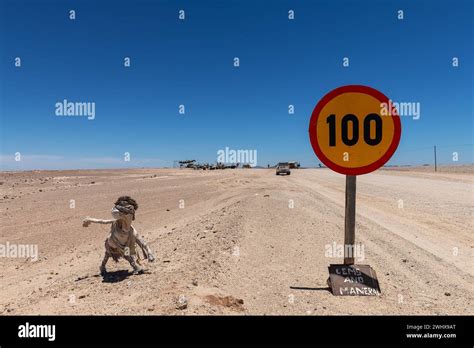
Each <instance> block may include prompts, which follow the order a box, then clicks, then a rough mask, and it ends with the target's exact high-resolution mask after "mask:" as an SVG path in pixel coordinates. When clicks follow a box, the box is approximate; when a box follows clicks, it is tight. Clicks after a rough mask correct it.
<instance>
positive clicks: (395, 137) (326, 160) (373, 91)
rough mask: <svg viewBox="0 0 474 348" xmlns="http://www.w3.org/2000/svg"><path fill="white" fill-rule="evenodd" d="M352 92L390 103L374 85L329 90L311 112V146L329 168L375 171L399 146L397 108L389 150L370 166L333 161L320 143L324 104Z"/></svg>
mask: <svg viewBox="0 0 474 348" xmlns="http://www.w3.org/2000/svg"><path fill="white" fill-rule="evenodd" d="M351 92H352V93H364V94H368V95H370V96H372V97H374V98H376V99H378V100H379V101H380V102H381V103H387V105H388V103H389V99H388V98H387V96H385V95H384V94H383V93H381V92H379V91H377V90H376V89H374V88H372V87H367V86H362V85H348V86H342V87H339V88H336V89H334V90H332V91H331V92H329V93H328V94H326V95H325V96H324V97H323V98H322V99H321V100H320V101H319V103H318V104H317V105H316V107H315V108H314V110H313V113H312V114H311V120H310V122H309V139H310V141H311V146H312V147H313V150H314V153H315V154H316V156H318V158H319V159H320V160H321V162H323V163H324V164H325V165H326V166H327V167H328V168H330V169H332V170H334V171H335V172H338V173H340V174H345V175H362V174H367V173H370V172H373V171H374V170H376V169H378V168H380V167H381V166H383V165H384V164H385V163H387V161H388V160H389V159H390V157H392V155H393V153H394V152H395V150H396V149H397V147H398V144H399V143H400V135H401V132H402V126H401V122H400V116H398V111H397V110H396V109H395V108H393V110H392V116H391V118H392V120H393V123H394V127H395V134H394V135H393V139H392V143H391V144H390V146H389V148H388V150H387V152H385V154H384V155H383V156H382V157H381V158H379V159H378V160H377V161H375V162H374V163H372V164H369V165H368V166H363V167H357V168H345V167H341V166H339V165H337V164H336V163H334V162H332V161H331V160H330V159H329V158H327V157H326V156H325V155H324V154H323V152H322V151H321V148H320V147H319V144H318V137H317V134H318V132H317V125H318V118H319V114H320V112H321V110H322V109H323V108H324V106H326V104H327V103H329V102H330V101H331V100H332V99H334V98H335V97H337V96H339V95H341V94H344V93H351ZM384 117H388V116H384Z"/></svg>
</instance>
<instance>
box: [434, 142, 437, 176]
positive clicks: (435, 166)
mask: <svg viewBox="0 0 474 348" xmlns="http://www.w3.org/2000/svg"><path fill="white" fill-rule="evenodd" d="M434 158H435V172H436V171H438V167H437V163H436V145H435V147H434Z"/></svg>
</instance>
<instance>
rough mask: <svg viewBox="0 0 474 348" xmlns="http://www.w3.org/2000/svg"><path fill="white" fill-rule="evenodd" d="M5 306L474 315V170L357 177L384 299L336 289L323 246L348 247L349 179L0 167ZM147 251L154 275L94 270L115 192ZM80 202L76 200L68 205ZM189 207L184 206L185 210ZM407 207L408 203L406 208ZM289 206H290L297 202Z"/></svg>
mask: <svg viewBox="0 0 474 348" xmlns="http://www.w3.org/2000/svg"><path fill="white" fill-rule="evenodd" d="M0 182H1V185H0V190H1V195H0V212H1V232H0V244H1V243H3V244H5V243H6V242H8V243H10V244H32V245H37V246H38V251H39V256H38V260H37V261H36V262H32V260H31V259H25V258H11V257H9V258H7V257H2V258H0V266H1V269H2V271H1V273H0V313H1V314H2V315H16V314H80V315H82V314H83V315H88V314H146V315H157V314H171V315H184V314H237V315H240V314H267V315H270V314H276V315H279V314H290V315H308V314H309V315H334V314H471V315H472V314H474V313H473V309H472V308H474V301H473V300H474V282H473V280H474V268H473V265H474V262H473V260H474V259H473V255H474V251H473V250H474V249H473V247H474V241H473V239H474V238H473V231H474V219H473V212H474V175H473V174H472V173H451V172H441V173H429V172H427V171H420V172H417V171H397V170H379V171H377V172H375V173H372V174H368V175H363V176H360V177H358V182H357V185H358V186H357V190H358V191H357V222H356V241H357V243H361V245H364V250H365V260H363V262H360V263H361V264H369V265H371V266H372V267H373V268H374V269H375V270H376V272H377V275H378V278H379V282H380V286H381V290H382V294H381V296H379V297H336V296H333V295H332V294H331V293H330V292H329V291H328V288H327V285H326V279H327V277H328V270H327V266H328V265H329V264H330V263H341V262H342V260H341V259H340V258H332V257H327V256H326V255H325V254H326V253H325V252H326V248H325V246H326V245H328V244H329V245H330V244H332V243H334V242H336V243H343V236H344V232H343V228H344V189H345V178H344V176H342V175H339V174H335V173H333V172H331V171H329V170H327V169H300V170H293V171H292V174H291V175H290V176H286V177H285V176H276V175H275V173H274V170H271V169H268V170H267V169H249V170H245V169H237V170H222V171H193V170H179V169H155V170H153V169H137V170H80V171H37V172H18V173H2V174H0ZM123 194H128V195H131V196H132V197H134V198H135V199H136V200H137V201H138V203H139V205H140V206H139V209H138V211H137V219H136V221H135V223H134V226H135V227H136V228H137V229H138V231H139V232H140V234H142V235H143V236H144V237H145V239H146V240H147V241H148V243H149V244H150V246H151V248H152V249H153V251H154V253H155V256H156V258H157V259H156V261H155V262H154V263H149V264H146V267H147V268H148V273H146V274H142V275H130V274H129V273H128V271H129V270H130V269H131V268H130V266H129V264H128V263H126V262H125V261H123V260H122V261H121V262H120V263H118V264H115V263H114V262H112V261H110V262H109V265H108V269H109V271H110V272H111V274H112V276H110V277H107V278H106V279H103V278H102V277H101V276H99V274H98V268H99V264H100V262H101V260H102V256H103V242H104V239H105V238H106V236H107V235H108V230H109V227H108V226H105V225H91V226H90V227H88V228H83V227H82V223H81V222H82V219H83V218H84V217H85V216H88V215H89V216H92V217H96V218H111V215H110V210H111V208H112V205H113V202H114V201H115V200H116V198H117V197H118V196H119V195H123ZM71 200H74V204H75V206H73V205H71ZM183 204H184V206H183ZM401 204H402V206H401ZM292 205H294V206H293V208H291V207H290V206H292Z"/></svg>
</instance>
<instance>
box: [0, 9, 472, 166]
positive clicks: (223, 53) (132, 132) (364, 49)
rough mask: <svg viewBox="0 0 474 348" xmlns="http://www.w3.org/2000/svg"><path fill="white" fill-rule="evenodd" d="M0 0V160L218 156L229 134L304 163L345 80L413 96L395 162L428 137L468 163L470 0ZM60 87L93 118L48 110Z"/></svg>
mask: <svg viewBox="0 0 474 348" xmlns="http://www.w3.org/2000/svg"><path fill="white" fill-rule="evenodd" d="M0 3H1V5H0V30H1V31H0V33H1V36H0V40H1V41H0V54H1V67H0V76H1V77H0V93H1V94H0V95H1V97H0V102H1V105H0V112H1V133H0V135H1V147H0V155H1V159H2V165H1V168H0V169H3V170H11V169H32V168H36V169H44V168H53V169H57V168H104V167H109V168H110V167H123V166H131V167H136V166H138V167H141V166H170V165H172V163H173V160H178V159H189V158H193V159H197V160H199V161H208V162H215V161H216V157H217V151H218V150H219V149H224V148H225V147H226V146H227V147H229V148H232V149H255V150H257V151H258V164H259V165H263V166H266V165H267V163H271V164H273V163H275V162H277V161H279V160H293V159H294V160H299V161H300V162H301V163H302V165H306V166H314V165H317V164H318V163H319V160H318V159H317V158H316V157H315V155H314V153H313V151H312V148H311V145H310V143H309V138H308V124H309V119H310V116H311V112H312V110H313V108H314V106H315V105H316V103H317V102H318V100H319V99H320V98H321V97H322V96H323V95H324V94H325V93H327V92H328V91H330V90H332V89H334V88H336V87H339V86H342V85H347V84H363V85H368V86H371V87H374V88H376V89H378V90H380V91H381V92H383V93H384V94H386V95H387V96H388V97H389V98H391V99H392V100H394V101H403V102H419V103H420V104H421V117H420V119H419V120H413V119H412V118H409V117H405V118H403V117H402V138H401V143H400V146H399V148H398V150H397V152H396V154H395V155H394V157H393V158H392V160H391V162H389V163H392V164H400V163H411V164H418V163H429V162H432V146H433V145H438V147H439V153H440V162H445V163H450V160H451V153H452V152H454V151H456V152H458V153H459V161H460V162H461V163H465V162H468V163H472V162H474V161H473V158H474V156H473V146H472V144H473V143H474V140H473V86H472V84H473V63H472V59H473V51H474V50H473V2H472V1H469V0H464V1H459V0H457V1H456V0H455V1H415V0H409V1H398V0H397V1H380V0H378V1H355V0H354V1H339V0H338V1H329V0H328V1H316V0H315V1H309V0H308V1H296V0H291V1H278V0H276V1H275V0H273V1H259V0H239V1H218V0H214V1H88V0H81V1H22V0H15V1H5V0H0ZM71 9H74V10H75V11H76V19H75V20H74V21H71V20H70V19H69V17H68V16H69V10H71ZM180 9H184V10H185V11H186V19H185V20H184V21H180V20H178V10H180ZM290 9H293V10H294V11H295V19H294V20H288V10H290ZM399 9H401V10H403V11H404V17H405V18H404V20H398V19H397V10H399ZM126 56H128V57H131V67H130V68H125V67H123V59H124V57H126ZM15 57H20V58H21V60H22V66H21V68H16V67H15V66H14V59H15ZM234 57H239V58H240V67H239V68H234V66H233V58H234ZM343 57H349V59H350V67H349V68H344V67H343V66H342V59H343ZM453 57H458V58H459V67H458V68H453V67H452V65H451V63H452V58H453ZM63 99H67V100H69V101H85V102H95V103H96V116H95V119H94V120H92V121H89V120H87V118H85V117H58V116H56V115H55V104H56V102H58V101H62V100H63ZM179 104H184V105H185V107H186V114H185V115H180V114H179V113H178V105H179ZM289 104H294V105H295V114H294V115H289V114H288V105H289ZM15 152H20V153H21V154H22V156H23V159H24V160H23V161H22V163H20V164H19V163H16V162H14V161H12V158H13V156H14V153H15ZM124 152H129V153H130V154H131V159H132V161H131V162H129V163H124V162H123V154H124Z"/></svg>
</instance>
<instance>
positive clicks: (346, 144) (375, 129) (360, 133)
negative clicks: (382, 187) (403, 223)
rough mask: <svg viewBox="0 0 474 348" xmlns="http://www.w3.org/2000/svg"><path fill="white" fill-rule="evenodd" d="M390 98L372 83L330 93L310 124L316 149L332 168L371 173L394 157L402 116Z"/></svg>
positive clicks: (341, 88)
mask: <svg viewBox="0 0 474 348" xmlns="http://www.w3.org/2000/svg"><path fill="white" fill-rule="evenodd" d="M383 103H385V105H392V103H391V102H389V99H388V98H387V97H386V96H385V95H383V94H382V93H380V92H379V91H377V90H376V89H373V88H371V87H367V86H360V85H349V86H343V87H339V88H336V89H334V90H332V91H331V92H329V93H328V94H326V95H325V96H324V97H323V98H322V99H321V100H320V101H319V103H318V104H317V105H316V107H315V108H314V110H313V113H312V115H311V121H310V124H309V137H310V141H311V145H312V147H313V150H314V152H315V153H316V155H317V156H318V158H319V159H320V160H321V162H323V163H324V164H325V165H326V166H327V167H329V168H330V169H332V170H334V171H336V172H338V173H341V174H345V175H361V174H367V173H370V172H372V171H374V170H376V169H378V168H380V167H381V166H383V165H384V164H385V163H386V162H387V161H388V160H389V159H390V157H392V155H393V153H394V152H395V150H396V149H397V147H398V143H399V142H400V133H401V125H400V117H399V116H398V113H397V110H396V109H395V108H393V109H392V110H390V112H389V115H382V112H381V110H382V105H384V104H383Z"/></svg>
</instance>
